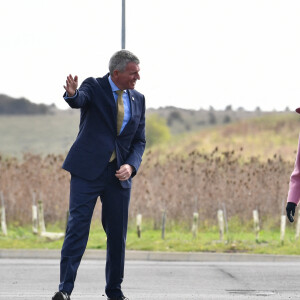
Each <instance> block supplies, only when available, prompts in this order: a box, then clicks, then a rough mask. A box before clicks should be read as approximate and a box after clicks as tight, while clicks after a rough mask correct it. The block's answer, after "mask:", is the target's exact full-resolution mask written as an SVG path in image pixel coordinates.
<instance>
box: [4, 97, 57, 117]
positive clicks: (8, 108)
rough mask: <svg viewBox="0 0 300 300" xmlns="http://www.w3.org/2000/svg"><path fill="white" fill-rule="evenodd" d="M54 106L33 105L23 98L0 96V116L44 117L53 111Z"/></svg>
mask: <svg viewBox="0 0 300 300" xmlns="http://www.w3.org/2000/svg"><path fill="white" fill-rule="evenodd" d="M55 109H56V107H55V105H54V104H52V105H45V104H35V103H32V102H30V101H29V100H27V99H25V98H19V99H16V98H12V97H9V96H7V95H3V94H0V115H45V114H50V113H52V112H53V110H55Z"/></svg>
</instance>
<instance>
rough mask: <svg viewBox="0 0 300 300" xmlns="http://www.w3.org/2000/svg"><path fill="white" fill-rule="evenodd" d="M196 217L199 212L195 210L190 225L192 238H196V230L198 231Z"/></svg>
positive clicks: (197, 217)
mask: <svg viewBox="0 0 300 300" xmlns="http://www.w3.org/2000/svg"><path fill="white" fill-rule="evenodd" d="M198 219H199V214H198V213H197V212H194V213H193V225H192V233H193V238H196V236H197V232H198Z"/></svg>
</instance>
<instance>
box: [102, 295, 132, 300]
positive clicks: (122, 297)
mask: <svg viewBox="0 0 300 300" xmlns="http://www.w3.org/2000/svg"><path fill="white" fill-rule="evenodd" d="M107 300H129V299H128V298H126V297H125V296H119V297H117V298H107Z"/></svg>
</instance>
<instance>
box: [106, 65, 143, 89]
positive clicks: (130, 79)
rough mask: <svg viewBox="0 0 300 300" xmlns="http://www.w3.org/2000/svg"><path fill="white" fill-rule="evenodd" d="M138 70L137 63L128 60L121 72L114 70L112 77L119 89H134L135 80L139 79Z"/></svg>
mask: <svg viewBox="0 0 300 300" xmlns="http://www.w3.org/2000/svg"><path fill="white" fill-rule="evenodd" d="M139 71H140V67H139V65H137V64H135V63H133V62H130V63H128V64H127V66H126V68H125V70H124V71H123V72H120V71H118V70H115V71H114V73H113V76H112V79H113V81H114V83H115V84H116V86H117V87H118V88H119V89H121V90H127V89H134V87H135V84H136V81H137V80H140V75H139Z"/></svg>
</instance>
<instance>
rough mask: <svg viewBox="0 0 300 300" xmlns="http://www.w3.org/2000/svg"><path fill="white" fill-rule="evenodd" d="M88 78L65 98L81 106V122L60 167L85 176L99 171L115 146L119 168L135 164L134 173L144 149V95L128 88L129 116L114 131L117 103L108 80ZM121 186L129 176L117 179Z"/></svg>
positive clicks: (92, 176) (127, 183)
mask: <svg viewBox="0 0 300 300" xmlns="http://www.w3.org/2000/svg"><path fill="white" fill-rule="evenodd" d="M108 76H109V74H107V75H106V76H104V77H102V78H92V77H90V78H87V79H86V80H85V81H84V82H83V83H82V84H81V86H80V88H79V90H78V95H77V96H76V97H75V98H72V99H70V98H67V99H66V102H67V103H68V104H69V106H70V107H72V108H80V109H81V113H80V125H79V133H78V135H77V138H76V140H75V142H74V144H73V145H72V147H71V149H70V151H69V153H68V155H67V157H66V159H65V161H64V163H63V168H64V169H65V170H67V171H69V172H70V173H71V174H74V175H77V176H79V177H82V178H84V179H87V180H94V179H96V178H97V177H99V176H100V175H101V173H102V172H103V171H104V169H105V167H106V166H107V164H108V162H109V159H110V157H111V155H112V153H113V151H114V150H116V157H117V165H118V168H119V167H120V166H121V165H123V164H129V165H131V166H133V167H134V171H133V173H132V176H131V177H133V176H135V174H136V172H137V170H138V168H139V166H140V164H141V161H142V155H143V152H144V149H145V144H146V140H145V97H144V96H143V95H142V94H140V93H139V92H137V91H136V90H128V93H129V99H130V107H131V119H130V120H129V121H128V123H127V125H126V126H125V127H124V129H123V131H122V132H121V134H120V135H117V105H116V102H115V99H114V96H113V92H112V90H111V86H110V84H109V81H108ZM120 183H121V185H122V187H123V188H130V187H131V178H129V179H128V180H126V181H120Z"/></svg>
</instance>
